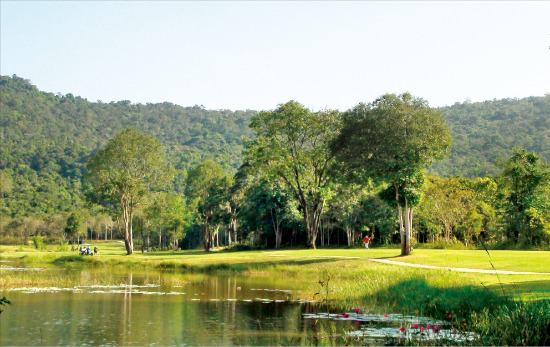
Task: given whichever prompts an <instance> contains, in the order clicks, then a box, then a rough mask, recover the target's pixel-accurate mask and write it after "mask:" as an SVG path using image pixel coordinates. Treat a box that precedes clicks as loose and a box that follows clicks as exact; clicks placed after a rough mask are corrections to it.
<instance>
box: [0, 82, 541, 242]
mask: <svg viewBox="0 0 550 347" xmlns="http://www.w3.org/2000/svg"><path fill="white" fill-rule="evenodd" d="M0 88H1V89H0V92H1V93H0V125H1V133H0V136H1V139H2V146H1V147H0V200H1V201H0V212H1V218H2V220H1V222H0V237H6V240H7V239H9V238H17V239H19V240H24V239H26V238H27V237H31V236H35V235H44V236H47V237H50V238H54V239H64V238H66V237H68V235H73V236H74V235H77V236H79V237H80V236H82V237H94V238H98V237H102V238H103V237H105V238H107V237H108V236H109V237H112V236H111V235H112V234H113V229H114V230H115V236H116V234H117V232H120V231H121V229H122V228H121V226H120V221H119V220H117V219H116V216H115V214H114V213H113V210H111V211H109V209H108V208H106V207H105V206H106V204H105V203H103V207H100V206H99V205H98V204H93V202H94V198H93V197H90V194H89V193H90V191H91V187H90V180H89V179H84V177H85V175H86V173H87V172H88V171H89V170H88V169H90V168H89V167H88V168H87V167H86V163H89V162H90V159H91V158H94V157H95V156H96V155H97V154H98V152H99V151H100V149H102V148H104V147H105V146H106V145H107V144H108V142H109V141H110V140H111V139H113V138H115V137H116V136H118V135H117V134H120V133H121V132H122V131H123V130H124V129H127V128H128V127H133V128H135V129H136V130H137V131H138V132H141V133H143V134H147V135H149V136H151V137H153V138H156V139H158V140H159V142H160V144H161V145H162V146H163V148H164V149H165V150H166V162H167V163H169V167H170V172H171V173H172V174H173V177H172V179H171V180H170V182H169V183H168V185H167V186H165V187H164V188H163V189H162V191H161V192H158V193H155V194H154V195H153V194H151V196H149V197H146V198H145V201H144V203H143V208H141V209H139V210H136V217H135V220H134V230H135V232H136V237H137V239H138V240H137V241H136V243H137V244H141V245H145V244H146V245H152V246H155V247H160V248H162V247H178V244H179V246H183V247H198V246H208V247H210V246H214V245H216V244H223V245H229V244H232V243H234V242H235V241H238V242H239V243H240V244H241V245H242V244H246V245H247V246H253V247H260V246H263V247H266V246H267V247H278V246H281V245H293V244H308V245H310V246H315V244H317V245H330V244H348V245H353V244H354V243H356V242H358V241H359V239H360V237H361V235H365V234H367V233H368V234H370V235H372V236H374V237H375V240H376V242H380V243H391V242H396V241H398V239H399V233H398V232H397V231H396V230H397V229H398V226H397V221H396V217H395V213H394V212H395V211H394V207H392V206H391V204H387V203H386V202H385V199H384V189H383V187H382V186H381V185H380V182H375V181H372V182H368V183H366V184H364V185H362V186H356V185H355V184H356V183H350V182H339V181H338V180H336V179H335V180H333V181H330V182H329V181H327V182H326V186H323V187H322V189H320V190H319V191H318V193H316V194H317V197H316V199H317V203H316V204H317V205H315V206H317V207H316V208H317V210H316V211H317V212H316V213H317V214H316V215H315V216H314V218H313V217H311V216H310V217H307V218H313V220H312V223H314V224H315V228H316V229H318V237H317V234H316V237H315V238H313V240H312V239H311V235H310V234H311V233H310V231H309V229H310V225H309V224H308V223H309V222H308V219H307V218H306V217H304V218H305V219H304V218H302V215H303V214H304V210H307V209H308V207H309V206H310V205H308V203H306V202H305V200H304V202H302V203H301V202H300V200H296V199H294V198H293V191H292V190H293V187H292V185H288V184H285V182H284V176H283V177H282V178H281V177H277V176H276V175H270V174H268V171H269V170H275V171H277V172H282V171H281V167H282V166H285V165H286V164H285V163H288V160H287V159H285V158H284V157H281V164H280V165H282V166H281V167H279V168H275V169H274V168H271V169H270V168H268V167H267V166H265V165H267V164H265V165H264V166H263V167H260V166H261V162H262V161H261V160H259V159H258V158H261V157H262V155H264V154H262V153H261V152H259V148H260V147H261V146H259V145H258V142H257V141H258V139H260V138H261V134H263V132H264V131H265V129H263V128H261V124H258V121H259V120H260V119H262V115H263V116H269V114H267V113H262V112H260V113H258V112H256V111H251V110H246V111H235V112H232V111H228V110H217V111H215V110H205V109H204V108H203V107H200V106H194V107H181V106H178V105H174V104H171V103H160V104H145V105H143V104H132V103H131V102H129V101H119V102H111V103H103V102H101V101H97V102H90V101H88V100H86V99H84V98H81V97H78V96H77V97H75V96H73V95H71V94H67V95H61V94H53V93H47V92H42V91H40V90H38V89H37V88H36V87H35V86H33V85H32V84H31V83H30V82H29V81H28V80H25V79H23V78H20V77H17V76H15V75H14V76H13V77H8V76H2V78H1V82H0ZM297 105H298V106H296V105H294V106H295V107H302V106H301V105H299V104H297ZM294 106H293V107H294ZM437 111H440V112H441V113H442V116H443V118H444V119H445V121H446V124H447V126H448V128H449V129H450V131H451V134H452V141H453V144H452V148H451V150H450V155H449V156H448V157H447V158H446V159H444V160H443V161H439V162H436V163H435V165H433V166H431V167H430V168H429V173H430V175H429V176H425V175H424V174H422V179H421V180H420V179H419V180H418V182H420V183H419V184H421V185H422V187H423V188H422V190H423V192H424V193H423V194H420V195H418V197H417V198H415V203H418V204H420V207H419V208H418V209H417V211H418V212H417V214H416V217H415V218H416V219H415V221H414V240H413V242H416V241H420V242H436V241H437V240H444V241H445V242H461V243H464V244H469V243H475V242H476V241H479V240H485V241H488V242H489V241H494V242H500V241H503V240H504V241H506V240H508V241H510V240H512V241H514V242H516V243H517V242H519V241H521V242H524V243H525V242H527V243H530V244H533V243H536V244H541V243H544V242H546V240H547V236H546V233H548V232H549V231H550V229H549V226H548V220H549V219H550V215H549V214H550V212H549V208H550V202H549V201H548V200H549V199H548V195H549V194H548V191H549V190H548V184H547V167H546V166H545V165H544V164H543V163H545V162H546V163H547V162H549V161H550V95H546V96H544V97H529V98H525V99H504V100H493V101H487V102H481V103H470V102H465V103H457V104H455V105H453V106H449V107H444V108H440V109H438V110H437ZM350 112H351V111H350ZM289 114H292V113H289ZM304 114H308V115H310V116H311V117H310V118H307V122H310V125H311V124H317V123H318V124H326V125H327V126H332V127H333V128H332V129H328V128H327V129H321V128H322V127H313V128H315V129H308V131H310V132H311V131H313V130H318V131H319V134H325V133H326V134H328V133H331V132H334V130H335V129H336V128H337V127H339V126H340V125H338V124H339V122H340V120H339V114H338V112H336V111H335V112H332V113H330V112H329V113H322V112H318V113H314V112H309V110H307V112H305V113H304ZM268 118H269V117H268ZM268 118H266V119H268ZM264 121H265V120H264ZM302 121H306V120H303V119H297V120H296V124H301V123H300V122H302ZM311 122H312V123H311ZM302 125H303V124H302ZM264 126H267V123H266V124H264ZM306 128H308V126H306V127H305V128H304V129H306ZM309 128H312V127H311V126H309ZM317 128H318V129H317ZM297 131H303V129H302V130H300V129H298V130H297ZM315 136H317V135H315ZM323 136H324V135H323ZM251 139H254V140H251ZM247 141H248V142H247ZM315 141H316V140H315ZM326 141H327V142H326V143H325V144H324V147H323V148H322V151H328V147H329V142H330V141H332V140H331V139H329V138H327V140H326ZM247 143H248V144H247ZM255 146H256V147H255ZM520 148H525V150H526V151H523V152H522V149H520ZM260 149H261V148H260ZM514 149H516V150H515V151H514ZM276 150H279V149H276ZM254 151H256V152H254ZM530 152H534V153H530ZM243 153H244V154H243ZM273 153H275V152H273ZM319 153H320V152H319ZM319 153H317V154H319ZM323 153H329V152H323ZM323 153H321V154H323ZM535 153H536V154H535ZM308 155H309V154H308ZM323 155H324V154H323ZM539 157H540V158H539ZM319 159H320V160H322V159H323V158H322V156H321V157H319ZM272 161H273V160H271V162H270V163H269V165H272ZM243 162H244V165H242V164H243ZM266 163H267V162H266ZM262 165H263V164H262ZM297 165H298V166H297V167H303V165H302V164H300V163H298V164H297ZM514 167H515V168H517V167H522V168H524V169H525V168H526V169H525V170H526V171H525V170H524V171H521V170H520V171H521V172H518V170H515V169H514ZM287 168H288V167H287ZM275 171H273V172H275ZM526 172H527V173H526ZM537 175H538V176H537ZM329 176H330V172H329V171H327V173H326V175H325V176H323V177H325V178H326V177H329ZM335 177H336V176H335ZM518 177H519V179H520V180H523V181H524V182H526V184H527V183H528V182H529V180H530V179H531V178H532V177H535V178H533V179H532V181H533V182H534V183H533V185H532V187H527V188H525V187H520V186H518V183H517V180H518ZM539 178H540V179H539ZM514 182H516V183H514ZM207 183H208V184H209V185H208V184H207ZM323 184H325V183H323ZM514 184H515V185H514ZM522 189H523V190H522ZM311 191H312V190H310V192H309V193H308V194H311ZM521 194H523V195H521ZM518 196H519V197H521V199H523V200H521V201H520V199H519V198H518ZM96 198H97V197H96ZM514 199H515V200H514ZM386 200H387V199H386ZM95 202H98V201H97V199H96V201H95ZM524 205H525V206H524ZM319 206H320V208H319ZM514 211H515V212H514ZM514 214H515V215H516V217H515V219H514V218H512V217H511V216H512V215H514ZM411 223H412V217H411ZM411 228H412V225H411ZM512 229H514V230H512ZM205 230H206V231H207V233H206V234H205ZM237 230H238V231H237ZM312 242H313V244H311V243H312Z"/></svg>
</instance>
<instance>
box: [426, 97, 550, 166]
mask: <svg viewBox="0 0 550 347" xmlns="http://www.w3.org/2000/svg"><path fill="white" fill-rule="evenodd" d="M440 110H441V111H442V112H443V117H444V118H445V119H446V120H447V124H448V126H449V127H450V128H451V131H452V136H453V147H452V150H451V156H450V157H449V158H448V159H447V160H445V161H442V162H439V163H437V164H436V165H434V167H433V171H434V172H436V173H439V174H440V175H444V176H467V177H477V176H486V175H492V174H496V173H498V172H500V171H501V170H502V169H501V168H500V167H499V166H497V165H495V163H496V162H498V161H499V160H500V159H507V158H509V157H510V155H511V154H512V150H513V148H514V147H524V148H525V149H527V150H528V151H534V152H536V153H537V154H538V155H539V156H540V157H541V158H542V159H543V161H544V162H546V163H550V94H546V95H545V96H543V97H528V98H524V99H502V100H493V101H485V102H476V103H470V102H465V103H462V104H460V103H456V104H454V105H453V106H449V107H444V108H441V109H440Z"/></svg>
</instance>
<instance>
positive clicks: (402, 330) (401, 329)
mask: <svg viewBox="0 0 550 347" xmlns="http://www.w3.org/2000/svg"><path fill="white" fill-rule="evenodd" d="M405 330H407V328H405V327H401V328H399V331H400V332H402V333H404V332H405Z"/></svg>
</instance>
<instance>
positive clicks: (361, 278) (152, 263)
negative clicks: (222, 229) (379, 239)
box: [0, 241, 550, 301]
mask: <svg viewBox="0 0 550 347" xmlns="http://www.w3.org/2000/svg"><path fill="white" fill-rule="evenodd" d="M93 244H94V245H97V246H98V247H99V251H100V255H99V256H98V257H92V256H79V255H77V252H75V251H73V252H66V251H65V252H59V251H55V249H56V246H48V248H47V249H46V250H44V251H37V250H35V249H34V248H30V247H19V246H0V251H1V252H2V253H0V258H2V259H5V260H9V259H11V260H15V261H18V262H25V263H27V264H35V265H36V264H38V265H40V266H42V265H44V264H46V265H48V264H57V265H60V264H63V263H66V262H68V263H73V264H74V263H82V264H83V265H85V264H93V265H94V266H102V265H104V266H123V267H129V268H148V267H152V268H160V269H175V270H180V271H192V272H212V271H226V272H227V271H229V272H236V273H242V274H245V275H246V274H253V275H257V276H262V275H263V276H270V275H278V274H284V275H285V276H292V277H302V278H304V293H309V294H310V293H312V292H314V291H316V290H317V288H316V287H315V284H316V282H317V281H319V280H322V279H324V278H326V277H330V278H331V279H332V280H333V283H334V285H335V286H334V292H333V294H334V298H339V299H343V300H351V301H357V300H361V297H362V296H363V295H365V294H366V293H369V292H373V291H376V290H378V289H379V288H380V287H383V286H385V285H386V284H389V283H393V282H396V281H398V280H400V279H401V280H402V279H410V278H415V277H421V278H426V279H427V280H428V281H429V282H430V283H432V284H434V285H436V286H439V287H447V288H450V287H460V286H464V285H472V286H476V287H486V288H489V289H491V290H496V291H498V292H504V293H506V294H507V295H509V296H513V297H522V298H528V297H530V298H532V297H534V298H540V297H548V296H550V275H545V274H541V275H496V274H481V273H457V272H452V273H451V272H450V271H446V270H444V269H442V270H432V269H419V268H411V267H404V266H399V265H386V264H380V263H375V262H371V261H368V260H366V259H363V258H367V257H368V258H374V259H388V260H394V261H399V262H406V263H411V264H422V265H433V266H440V267H442V268H448V267H458V268H472V269H483V270H491V269H492V265H491V262H492V264H493V265H494V267H495V269H498V270H510V271H526V272H541V273H544V272H548V273H550V252H535V251H489V254H487V252H485V251H479V250H438V249H437V250H436V249H417V250H415V251H414V253H413V254H412V255H410V256H407V257H400V256H399V249H396V248H373V249H370V250H368V251H367V250H365V249H342V248H339V249H316V250H303V249H294V250H288V249H286V250H255V251H239V252H230V251H223V250H220V251H211V252H205V251H203V250H192V251H172V252H151V253H141V252H140V251H139V249H136V252H135V253H134V254H133V255H129V256H128V255H126V251H125V249H124V244H123V243H121V242H102V241H99V242H94V243H93ZM348 258H349V259H348ZM355 258H360V259H355ZM41 264H42V265H41ZM19 276H21V275H19ZM373 276H374V277H375V278H376V281H374V282H373V281H372V280H371V279H372V278H373ZM9 277H10V276H4V279H3V280H2V281H1V282H2V284H3V285H4V286H10V281H9ZM367 277H368V278H369V280H368V281H367V280H366V278H367ZM15 282H17V281H15ZM15 282H14V283H13V285H15ZM338 288H340V289H338ZM346 288H347V289H346ZM344 297H345V298H344Z"/></svg>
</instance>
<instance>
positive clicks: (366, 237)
mask: <svg viewBox="0 0 550 347" xmlns="http://www.w3.org/2000/svg"><path fill="white" fill-rule="evenodd" d="M363 242H365V248H366V249H369V243H370V237H369V236H368V235H367V236H365V240H364V241H363Z"/></svg>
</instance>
